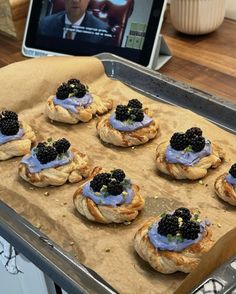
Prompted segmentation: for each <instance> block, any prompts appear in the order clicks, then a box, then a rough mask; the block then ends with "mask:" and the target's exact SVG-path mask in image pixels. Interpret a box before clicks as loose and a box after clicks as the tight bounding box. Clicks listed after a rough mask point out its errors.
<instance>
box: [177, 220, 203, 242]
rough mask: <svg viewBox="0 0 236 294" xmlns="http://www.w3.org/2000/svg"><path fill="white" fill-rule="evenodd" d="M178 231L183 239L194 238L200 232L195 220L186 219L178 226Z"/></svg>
mask: <svg viewBox="0 0 236 294" xmlns="http://www.w3.org/2000/svg"><path fill="white" fill-rule="evenodd" d="M180 233H181V235H182V237H183V238H184V239H187V240H195V239H196V238H197V237H198V234H199V233H200V225H199V223H197V222H192V221H188V222H186V223H184V224H183V225H182V226H181V227H180Z"/></svg>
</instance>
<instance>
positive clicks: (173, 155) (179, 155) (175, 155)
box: [165, 140, 212, 166]
mask: <svg viewBox="0 0 236 294" xmlns="http://www.w3.org/2000/svg"><path fill="white" fill-rule="evenodd" d="M211 153H212V147H211V142H210V141H208V140H206V144H205V147H204V149H203V150H202V151H200V152H193V151H186V152H185V151H177V150H175V149H173V148H172V147H171V146H170V145H169V146H168V147H167V148H166V154H165V155H166V161H168V162H169V163H182V164H183V165H189V166H192V165H194V164H195V163H197V162H198V161H199V160H200V159H201V158H203V157H205V156H208V155H210V154H211Z"/></svg>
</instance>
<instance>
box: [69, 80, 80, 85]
mask: <svg viewBox="0 0 236 294" xmlns="http://www.w3.org/2000/svg"><path fill="white" fill-rule="evenodd" d="M67 84H68V85H75V86H76V85H80V81H79V80H77V79H70V80H68V82H67Z"/></svg>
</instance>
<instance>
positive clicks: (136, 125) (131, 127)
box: [109, 113, 153, 132]
mask: <svg viewBox="0 0 236 294" xmlns="http://www.w3.org/2000/svg"><path fill="white" fill-rule="evenodd" d="M109 121H110V124H111V125H112V127H113V128H114V129H116V130H118V131H123V132H132V131H135V130H138V129H141V128H143V127H146V126H148V125H150V123H151V122H152V121H153V119H152V118H151V117H149V116H147V115H146V114H144V118H143V120H142V121H140V122H139V121H136V122H131V123H130V122H129V121H120V120H117V119H116V114H115V113H113V114H112V115H111V116H110V118H109Z"/></svg>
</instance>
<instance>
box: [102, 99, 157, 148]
mask: <svg viewBox="0 0 236 294" xmlns="http://www.w3.org/2000/svg"><path fill="white" fill-rule="evenodd" d="M133 101H136V104H138V103H140V107H141V108H134V107H133V106H132V102H133ZM129 104H130V105H131V106H130V105H129ZM129 104H128V105H127V106H126V105H118V106H117V108H116V111H115V113H113V114H112V115H111V116H106V117H104V118H101V119H100V121H98V123H97V132H98V135H99V137H100V139H101V140H102V141H103V142H105V143H110V144H113V145H115V146H121V147H130V146H135V145H141V144H144V143H147V142H148V141H149V140H151V139H153V138H155V137H156V135H157V131H158V127H159V126H158V121H157V119H152V118H151V114H150V111H148V109H142V104H141V102H139V101H138V100H137V99H132V100H130V101H129ZM133 104H134V105H135V103H133Z"/></svg>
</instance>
